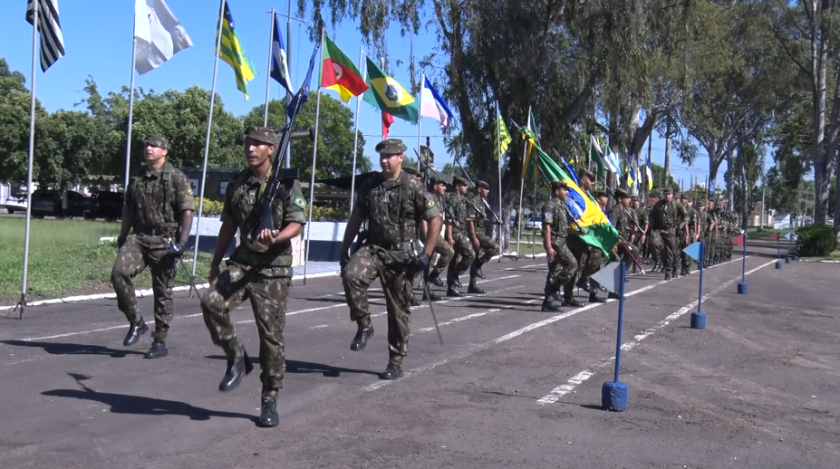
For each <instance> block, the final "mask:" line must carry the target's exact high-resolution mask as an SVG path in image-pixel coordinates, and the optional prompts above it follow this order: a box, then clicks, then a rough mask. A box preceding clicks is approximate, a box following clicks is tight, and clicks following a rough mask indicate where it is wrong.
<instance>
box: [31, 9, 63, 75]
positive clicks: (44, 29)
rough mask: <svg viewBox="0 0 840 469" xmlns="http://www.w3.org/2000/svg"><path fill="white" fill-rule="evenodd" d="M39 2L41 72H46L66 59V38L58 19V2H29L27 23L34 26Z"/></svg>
mask: <svg viewBox="0 0 840 469" xmlns="http://www.w3.org/2000/svg"><path fill="white" fill-rule="evenodd" d="M36 1H37V2H38V31H39V32H40V33H41V71H42V72H46V71H47V69H48V68H50V67H51V66H52V64H54V63H56V62H57V61H58V59H60V58H61V57H64V36H62V35H61V21H59V19H58V0H28V1H27V2H26V22H27V23H29V24H32V23H33V22H34V20H35V19H34V16H35V2H36Z"/></svg>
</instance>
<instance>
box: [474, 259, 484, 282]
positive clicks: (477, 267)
mask: <svg viewBox="0 0 840 469" xmlns="http://www.w3.org/2000/svg"><path fill="white" fill-rule="evenodd" d="M470 277H478V278H480V279H482V280H484V279H485V278H486V277H485V276H484V272H482V271H481V263H480V262H478V260H474V261H473V264H472V267H470Z"/></svg>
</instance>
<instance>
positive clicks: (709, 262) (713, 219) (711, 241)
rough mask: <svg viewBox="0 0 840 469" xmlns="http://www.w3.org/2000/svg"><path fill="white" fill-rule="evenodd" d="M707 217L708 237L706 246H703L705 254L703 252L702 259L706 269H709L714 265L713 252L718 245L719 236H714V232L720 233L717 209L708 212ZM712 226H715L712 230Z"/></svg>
mask: <svg viewBox="0 0 840 469" xmlns="http://www.w3.org/2000/svg"><path fill="white" fill-rule="evenodd" d="M708 217H709V227H710V230H709V237H708V239H707V242H706V246H705V248H706V252H705V256H704V257H705V262H706V267H711V266H713V265H714V261H715V250H716V249H717V243H718V239H717V238H718V236H719V235H717V236H716V235H715V232H717V231H720V226H719V222H720V220H719V218H718V214H717V209H712V210H709V211H708ZM713 224H714V225H716V226H714V227H713V228H712V227H711V226H712V225H713Z"/></svg>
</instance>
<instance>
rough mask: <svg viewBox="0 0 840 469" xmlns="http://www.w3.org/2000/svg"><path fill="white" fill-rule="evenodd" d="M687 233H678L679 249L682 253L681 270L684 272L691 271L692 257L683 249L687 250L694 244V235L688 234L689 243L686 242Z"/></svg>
mask: <svg viewBox="0 0 840 469" xmlns="http://www.w3.org/2000/svg"><path fill="white" fill-rule="evenodd" d="M685 237H686V232H685V231H682V230H681V231H678V232H677V249H679V253H680V270H683V271H691V256H689V255H688V254H686V253H684V252H683V249H685V248H687V247H688V245H689V244H691V243H692V242H693V239H694V238H693V235H692V234H691V233H688V242H686V240H685Z"/></svg>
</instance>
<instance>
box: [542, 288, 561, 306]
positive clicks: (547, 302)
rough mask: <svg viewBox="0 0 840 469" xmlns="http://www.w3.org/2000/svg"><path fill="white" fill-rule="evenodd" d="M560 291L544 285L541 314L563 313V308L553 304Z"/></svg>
mask: <svg viewBox="0 0 840 469" xmlns="http://www.w3.org/2000/svg"><path fill="white" fill-rule="evenodd" d="M559 292H560V290H558V289H557V287H555V286H554V285H551V284H549V285H546V287H545V299H543V304H542V310H543V312H551V313H556V312H559V311H563V307H562V306H561V305H559V304H557V303H555V301H556V299H557V294H558V293H559Z"/></svg>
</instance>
